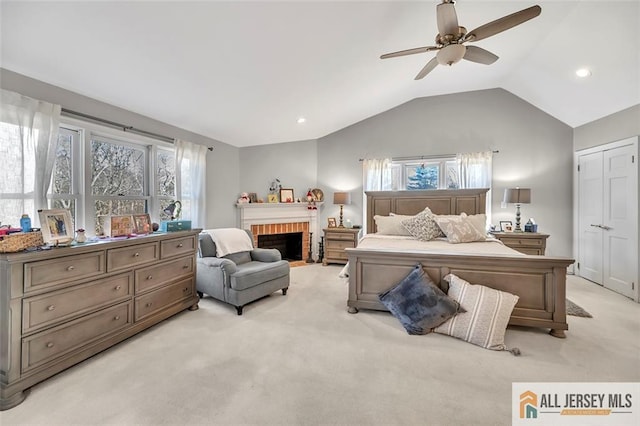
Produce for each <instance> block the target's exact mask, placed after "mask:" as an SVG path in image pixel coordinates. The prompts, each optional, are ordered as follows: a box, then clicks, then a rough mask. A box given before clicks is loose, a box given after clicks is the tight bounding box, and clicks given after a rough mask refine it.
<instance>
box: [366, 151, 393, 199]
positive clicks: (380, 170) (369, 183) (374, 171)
mask: <svg viewBox="0 0 640 426" xmlns="http://www.w3.org/2000/svg"><path fill="white" fill-rule="evenodd" d="M391 166H392V161H391V158H383V159H376V158H372V159H365V160H363V161H362V189H363V190H364V191H391V190H394V189H398V188H399V186H398V180H399V176H397V175H398V173H394V168H393V167H391Z"/></svg>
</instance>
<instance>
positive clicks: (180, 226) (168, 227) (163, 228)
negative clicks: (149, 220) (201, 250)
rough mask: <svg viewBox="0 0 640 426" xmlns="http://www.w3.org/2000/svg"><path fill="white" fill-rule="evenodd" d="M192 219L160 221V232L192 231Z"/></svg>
mask: <svg viewBox="0 0 640 426" xmlns="http://www.w3.org/2000/svg"><path fill="white" fill-rule="evenodd" d="M190 230H191V221H190V220H163V221H162V222H160V232H175V231H190Z"/></svg>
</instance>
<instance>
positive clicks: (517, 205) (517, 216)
mask: <svg viewBox="0 0 640 426" xmlns="http://www.w3.org/2000/svg"><path fill="white" fill-rule="evenodd" d="M513 232H522V228H521V227H520V204H516V227H515V228H513Z"/></svg>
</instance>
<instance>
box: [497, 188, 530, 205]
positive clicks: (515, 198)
mask: <svg viewBox="0 0 640 426" xmlns="http://www.w3.org/2000/svg"><path fill="white" fill-rule="evenodd" d="M502 201H503V202H505V203H510V204H529V203H530V202H531V188H506V189H505V190H504V199H503V200H502Z"/></svg>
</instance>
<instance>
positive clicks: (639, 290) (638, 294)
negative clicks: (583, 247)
mask: <svg viewBox="0 0 640 426" xmlns="http://www.w3.org/2000/svg"><path fill="white" fill-rule="evenodd" d="M627 145H634V146H635V163H636V165H637V164H638V163H639V162H640V158H638V157H639V155H638V154H639V148H638V146H639V145H640V136H632V137H630V138H625V139H620V140H618V141H615V142H609V143H604V144H602V145H597V146H594V147H591V148H586V149H581V150H578V151H575V152H574V153H573V257H574V259H576V264H575V267H574V273H575V275H578V276H580V270H579V268H578V267H577V262H579V261H580V240H579V238H580V229H579V222H580V218H579V213H578V207H579V205H580V203H579V201H580V198H579V197H580V190H579V183H580V177H579V175H578V173H579V172H578V161H579V159H580V156H582V155H585V154H592V153H594V152H599V151H606V150H610V149H615V148H620V147H623V146H627ZM636 167H638V166H636ZM639 169H640V167H639ZM638 179H639V180H640V171H639V172H638ZM638 187H639V188H640V182H638ZM639 191H640V189H639ZM637 199H638V200H637V202H638V211H639V212H640V194H638V197H637ZM636 244H637V248H636V250H638V251H637V252H638V253H639V254H640V214H638V226H636ZM639 281H640V267H639V268H638V269H637V270H636V280H635V293H634V296H633V300H635V301H636V302H639V303H640V282H639Z"/></svg>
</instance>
